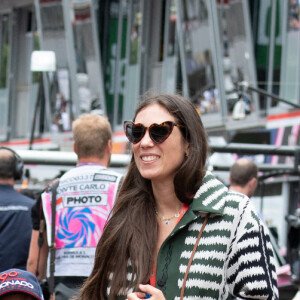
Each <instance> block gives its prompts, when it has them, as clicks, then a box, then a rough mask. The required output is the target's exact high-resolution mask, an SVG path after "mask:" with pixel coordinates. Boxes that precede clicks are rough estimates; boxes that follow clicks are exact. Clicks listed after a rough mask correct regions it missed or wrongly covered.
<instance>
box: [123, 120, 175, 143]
mask: <svg viewBox="0 0 300 300" xmlns="http://www.w3.org/2000/svg"><path fill="white" fill-rule="evenodd" d="M174 126H178V127H180V125H178V124H176V123H174V122H172V121H166V122H163V123H161V124H156V123H154V124H151V125H150V126H149V127H145V126H144V125H143V124H141V123H138V124H134V123H133V122H131V121H125V122H124V131H125V134H126V136H127V138H128V140H129V141H130V142H131V143H132V144H136V143H138V142H139V141H140V140H141V139H142V138H143V137H144V135H145V134H146V131H147V130H149V136H150V138H151V140H152V141H153V142H154V143H157V144H160V143H162V142H164V141H165V140H166V139H167V138H168V137H169V135H170V134H171V133H172V131H173V128H174Z"/></svg>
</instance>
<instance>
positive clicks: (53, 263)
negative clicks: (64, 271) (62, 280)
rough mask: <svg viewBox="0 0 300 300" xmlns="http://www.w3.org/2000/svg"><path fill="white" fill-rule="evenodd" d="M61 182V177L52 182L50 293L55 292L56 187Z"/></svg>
mask: <svg viewBox="0 0 300 300" xmlns="http://www.w3.org/2000/svg"><path fill="white" fill-rule="evenodd" d="M58 184H59V179H57V180H55V181H54V182H53V183H52V184H51V192H52V202H51V210H52V211H51V245H50V267H49V271H50V277H49V291H50V294H52V293H53V292H54V271H55V248H56V245H55V216H56V189H57V187H58Z"/></svg>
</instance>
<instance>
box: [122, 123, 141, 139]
mask: <svg viewBox="0 0 300 300" xmlns="http://www.w3.org/2000/svg"><path fill="white" fill-rule="evenodd" d="M144 134H145V128H144V127H143V126H141V125H134V124H131V123H128V124H127V125H126V136H127V137H128V139H129V141H130V142H131V143H133V144H136V143H138V142H139V141H140V140H141V139H142V137H143V136H144Z"/></svg>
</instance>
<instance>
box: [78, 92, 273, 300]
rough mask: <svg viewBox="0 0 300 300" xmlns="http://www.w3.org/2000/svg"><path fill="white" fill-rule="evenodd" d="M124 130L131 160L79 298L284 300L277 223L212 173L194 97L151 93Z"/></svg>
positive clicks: (83, 299)
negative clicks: (270, 223)
mask: <svg viewBox="0 0 300 300" xmlns="http://www.w3.org/2000/svg"><path fill="white" fill-rule="evenodd" d="M124 130H125V133H126V136H127V137H128V139H129V141H130V142H131V144H132V159H131V162H130V164H129V167H128V172H127V174H126V176H125V178H124V182H123V184H122V186H121V189H120V192H119V194H118V196H117V200H116V203H115V205H114V207H113V210H112V215H111V218H110V219H109V220H108V222H107V225H106V226H105V228H104V231H103V234H102V237H101V239H100V240H99V242H98V245H97V249H96V255H95V263H94V267H93V270H92V273H91V274H90V276H89V277H88V279H87V280H86V281H85V283H84V285H83V287H82V289H81V292H80V295H79V297H78V299H81V300H90V299H93V300H100V299H101V300H102V299H110V300H114V299H128V300H136V299H144V298H149V299H153V300H154V299H155V300H159V299H161V300H163V299H167V300H172V299H211V300H213V299H231V298H237V299H278V289H277V277H276V272H275V266H274V264H273V262H274V255H273V251H272V247H271V245H270V239H269V235H268V233H267V232H268V231H267V229H266V227H265V226H264V224H262V222H261V221H260V218H259V217H258V216H257V213H256V211H255V209H254V207H253V205H252V204H251V202H250V201H249V198H248V197H246V196H245V195H242V194H239V193H233V192H230V191H228V188H227V187H226V186H225V185H224V184H222V183H221V182H220V181H219V180H217V179H216V177H215V176H214V175H213V174H212V173H210V172H207V171H206V161H207V152H208V145H207V136H206V132H205V130H204V127H203V124H202V122H201V119H200V117H199V115H198V113H197V111H196V109H195V107H194V105H193V104H192V103H191V101H189V100H188V99H186V98H184V97H182V96H179V95H169V94H159V95H146V96H145V98H144V100H142V101H141V102H140V103H139V106H138V108H137V110H136V112H135V115H134V118H133V121H126V122H124Z"/></svg>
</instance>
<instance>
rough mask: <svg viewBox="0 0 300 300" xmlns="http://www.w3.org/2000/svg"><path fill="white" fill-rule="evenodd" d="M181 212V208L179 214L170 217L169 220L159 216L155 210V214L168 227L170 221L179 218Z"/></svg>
mask: <svg viewBox="0 0 300 300" xmlns="http://www.w3.org/2000/svg"><path fill="white" fill-rule="evenodd" d="M180 211H181V208H180V210H179V212H177V213H175V214H174V215H173V216H171V217H169V218H166V217H164V216H162V217H160V216H159V215H158V211H157V209H156V208H155V214H156V215H157V216H158V217H159V218H160V220H161V221H164V222H165V223H166V224H167V225H168V224H169V223H170V220H172V219H174V218H178V217H179V215H180Z"/></svg>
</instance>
